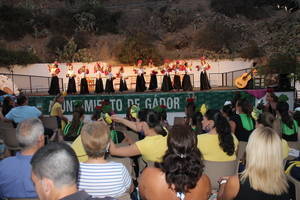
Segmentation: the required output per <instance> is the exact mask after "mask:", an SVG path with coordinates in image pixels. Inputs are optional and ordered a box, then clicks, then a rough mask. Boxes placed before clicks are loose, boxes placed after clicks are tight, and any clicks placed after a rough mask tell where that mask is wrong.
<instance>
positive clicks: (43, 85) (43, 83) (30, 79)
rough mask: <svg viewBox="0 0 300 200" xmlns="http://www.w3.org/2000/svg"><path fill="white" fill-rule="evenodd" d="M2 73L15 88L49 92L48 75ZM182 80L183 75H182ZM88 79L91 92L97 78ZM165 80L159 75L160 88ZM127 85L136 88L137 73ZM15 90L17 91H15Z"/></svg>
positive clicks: (117, 81) (130, 78) (131, 88)
mask: <svg viewBox="0 0 300 200" xmlns="http://www.w3.org/2000/svg"><path fill="white" fill-rule="evenodd" d="M0 75H4V76H7V77H8V78H10V79H11V80H12V84H13V88H14V86H16V87H17V88H18V90H21V91H22V92H23V93H25V94H33V93H35V94H38V93H43V94H44V93H48V90H49V86H50V82H51V77H46V76H34V75H22V74H14V73H0ZM170 76H171V79H172V81H173V78H174V75H170ZM189 76H190V79H191V83H192V86H193V87H194V75H193V74H190V75H189ZM144 77H145V81H146V85H147V87H148V86H149V83H150V75H145V76H144ZM180 77H181V80H182V77H183V75H180ZM87 80H88V85H89V90H90V91H91V92H93V91H94V89H95V83H96V78H95V77H87ZM119 80H120V79H119V78H117V79H116V81H114V87H115V89H116V90H118V89H119V84H120V81H119ZM162 80H163V75H157V85H158V88H160V86H161V84H162ZM105 81H106V79H105V78H103V83H104V84H105ZM126 82H127V86H128V89H129V90H135V85H136V75H135V76H128V79H127V80H126ZM65 84H66V85H64V81H63V78H59V87H60V90H61V91H65V88H67V83H65ZM76 85H77V91H79V87H80V80H79V79H77V84H76ZM13 92H15V91H13Z"/></svg>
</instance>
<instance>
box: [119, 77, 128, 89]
mask: <svg viewBox="0 0 300 200" xmlns="http://www.w3.org/2000/svg"><path fill="white" fill-rule="evenodd" d="M127 90H128V88H127V84H126V80H125V78H124V76H123V75H121V78H120V88H119V91H120V92H123V91H127Z"/></svg>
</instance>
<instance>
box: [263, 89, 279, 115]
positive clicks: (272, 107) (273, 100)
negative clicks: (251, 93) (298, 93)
mask: <svg viewBox="0 0 300 200" xmlns="http://www.w3.org/2000/svg"><path fill="white" fill-rule="evenodd" d="M266 101H267V104H266V105H265V107H264V110H265V111H267V112H269V113H271V114H272V115H274V116H276V110H277V108H276V107H277V103H278V97H277V96H276V95H275V94H274V93H273V92H267V95H266Z"/></svg>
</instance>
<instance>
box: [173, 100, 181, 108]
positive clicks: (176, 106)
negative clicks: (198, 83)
mask: <svg viewBox="0 0 300 200" xmlns="http://www.w3.org/2000/svg"><path fill="white" fill-rule="evenodd" d="M179 101H180V99H179V97H175V98H174V107H173V109H179Z"/></svg>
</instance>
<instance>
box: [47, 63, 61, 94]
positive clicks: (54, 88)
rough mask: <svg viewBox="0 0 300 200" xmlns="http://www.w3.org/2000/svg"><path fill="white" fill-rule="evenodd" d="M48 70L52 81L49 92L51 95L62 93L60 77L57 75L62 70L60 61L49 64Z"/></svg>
mask: <svg viewBox="0 0 300 200" xmlns="http://www.w3.org/2000/svg"><path fill="white" fill-rule="evenodd" d="M48 70H49V72H50V75H51V83H50V88H49V90H48V93H49V95H57V94H59V93H60V91H59V83H58V77H57V75H58V74H59V72H60V69H59V68H58V62H57V61H55V62H54V63H53V64H52V65H48Z"/></svg>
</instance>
